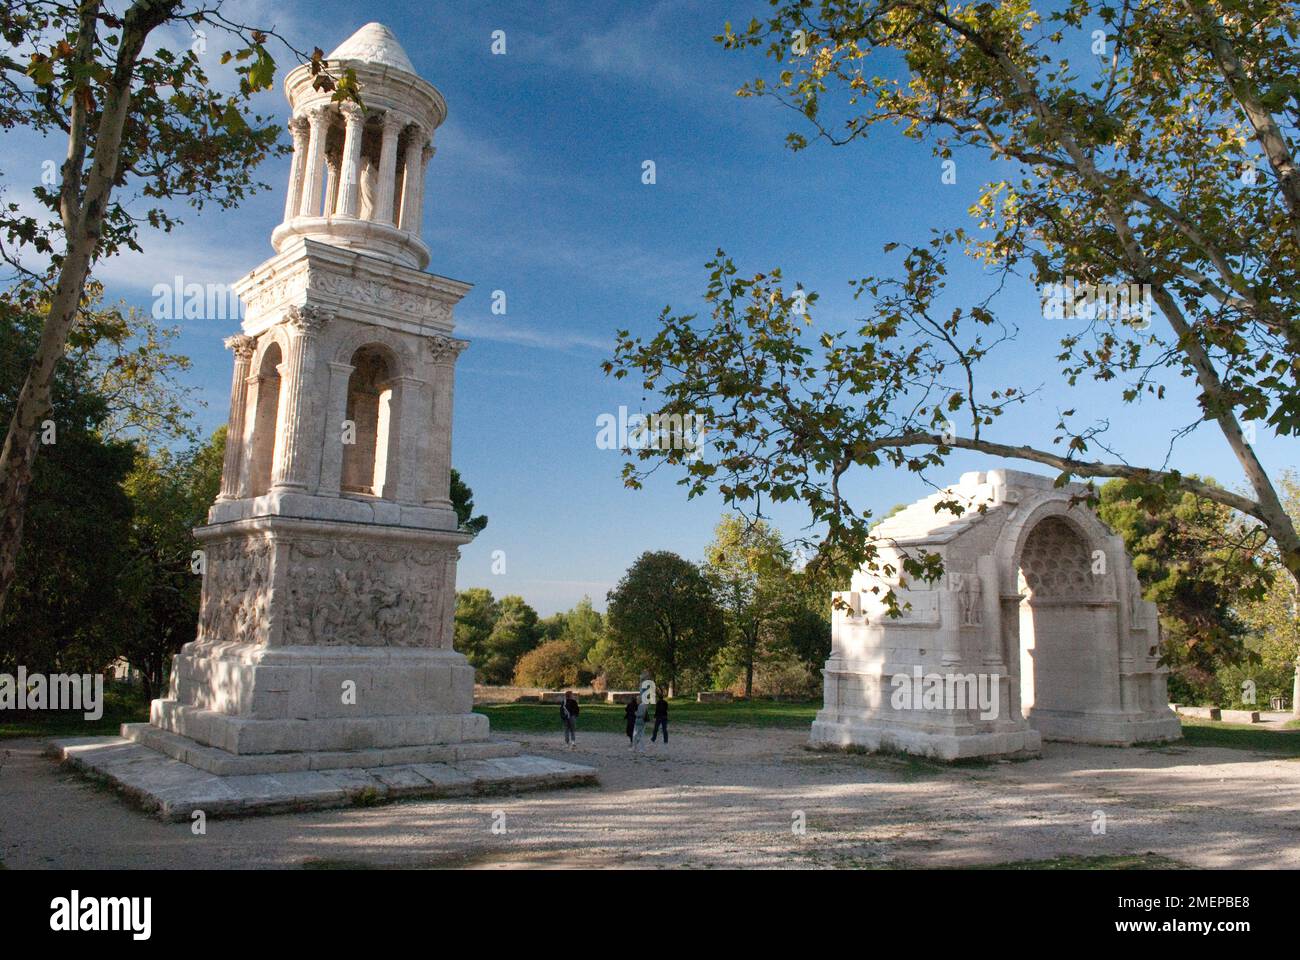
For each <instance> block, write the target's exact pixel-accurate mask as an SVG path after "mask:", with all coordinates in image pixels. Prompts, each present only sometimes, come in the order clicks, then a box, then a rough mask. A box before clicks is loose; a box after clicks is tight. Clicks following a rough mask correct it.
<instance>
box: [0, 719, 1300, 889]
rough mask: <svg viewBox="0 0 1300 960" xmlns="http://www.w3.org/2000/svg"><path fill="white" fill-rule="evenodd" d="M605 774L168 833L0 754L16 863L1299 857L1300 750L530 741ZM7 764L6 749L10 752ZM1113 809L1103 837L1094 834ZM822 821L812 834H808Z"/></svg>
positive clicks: (662, 863) (12, 744)
mask: <svg viewBox="0 0 1300 960" xmlns="http://www.w3.org/2000/svg"><path fill="white" fill-rule="evenodd" d="M511 738H512V739H517V740H519V741H520V742H521V743H523V744H524V747H525V749H526V750H527V751H528V752H530V753H537V754H542V755H546V756H554V757H558V758H562V759H572V760H574V761H576V762H579V763H588V764H592V765H595V766H597V767H598V768H599V769H600V779H601V784H600V786H599V787H598V788H584V789H578V790H568V791H549V792H543V793H533V794H523V795H519V796H495V797H480V798H475V799H469V800H442V801H432V802H430V801H418V802H405V803H397V804H390V805H384V806H373V807H352V808H348V809H342V810H329V811H319V812H315V813H302V814H293V815H284V816H274V817H263V818H248V819H238V820H210V821H208V823H207V832H206V834H205V835H201V836H195V835H194V833H193V832H192V829H191V826H190V825H189V824H184V823H182V824H165V823H162V822H160V821H157V820H155V819H153V818H152V817H150V816H148V815H147V814H144V813H142V812H139V811H137V810H136V809H134V808H132V807H131V806H129V805H128V804H127V802H126V801H124V800H122V799H121V798H119V797H118V796H116V795H114V794H112V793H110V792H109V791H108V790H107V789H106V788H104V787H101V786H98V785H96V784H93V783H90V782H87V781H86V780H83V779H81V778H79V777H78V776H76V775H74V774H72V773H70V772H69V771H66V770H64V769H63V768H61V767H59V766H58V765H56V764H55V763H54V762H53V761H51V760H49V759H46V758H45V757H43V756H41V746H42V743H41V742H40V741H37V740H13V741H9V742H7V743H4V744H2V745H0V759H3V766H2V767H0V860H3V863H4V866H6V867H8V868H18V869H22V868H50V867H53V868H79V869H97V868H110V867H125V868H141V867H146V868H164V867H180V868H204V869H221V868H228V867H243V868H280V867H283V868H301V867H304V866H306V867H320V868H328V867H487V868H500V867H563V866H574V867H697V868H708V867H920V866H953V867H956V866H967V865H978V864H999V863H1007V862H1012V861H1024V860H1042V859H1047V858H1052V857H1058V856H1081V857H1093V856H1109V855H1122V854H1142V853H1148V852H1150V853H1155V854H1159V855H1161V856H1163V857H1167V858H1169V859H1171V860H1174V861H1177V862H1179V863H1183V864H1187V865H1189V866H1194V867H1244V868H1278V867H1290V868H1297V867H1300V790H1298V789H1297V786H1298V784H1300V761H1296V760H1283V759H1276V758H1270V757H1268V756H1265V755H1262V754H1255V753H1251V752H1248V751H1243V750H1229V749H1219V748H1201V747H1197V748H1192V747H1185V746H1173V747H1167V748H1160V749H1146V748H1126V749H1119V748H1104V747H1086V746H1076V745H1067V744H1046V745H1045V747H1044V753H1043V756H1042V758H1040V759H1037V760H1030V761H1024V762H1018V763H1005V762H1003V763H991V764H987V765H982V766H963V767H955V768H943V767H939V766H937V765H933V764H929V763H926V762H922V761H915V760H910V759H903V758H888V757H870V756H861V755H845V754H823V753H814V752H811V751H809V750H806V749H805V748H804V744H805V742H806V740H807V733H806V732H805V731H801V730H773V729H754V728H734V727H733V728H721V727H708V726H688V725H686V724H681V725H679V726H678V727H677V728H675V729H674V731H673V736H672V743H671V745H670V746H669V747H667V748H665V747H664V746H663V745H662V744H656V745H653V746H648V747H647V750H646V754H645V755H644V756H642V757H639V758H633V757H632V756H630V755H629V751H628V747H627V740H626V738H623V737H621V736H617V735H614V734H590V735H580V742H579V749H577V750H574V751H567V750H564V749H562V747H561V745H560V743H559V742H558V741H559V739H560V737H559V734H558V732H557V733H556V735H554V736H548V737H544V738H543V737H536V736H528V735H524V736H517V735H511ZM6 753H7V754H8V756H7V757H6V756H5V754H6ZM1099 812H1100V813H1104V814H1105V823H1104V826H1105V832H1104V833H1100V832H1096V831H1097V828H1098V825H1099V824H1100V823H1101V818H1100V817H1099V816H1098V813H1099ZM800 824H802V825H803V826H804V828H805V829H804V831H803V832H802V833H800V832H798V830H797V828H798V827H799V826H800Z"/></svg>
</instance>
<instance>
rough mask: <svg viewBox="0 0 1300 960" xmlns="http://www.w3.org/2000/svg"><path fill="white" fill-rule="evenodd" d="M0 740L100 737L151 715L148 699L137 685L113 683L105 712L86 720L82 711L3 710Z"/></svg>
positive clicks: (108, 689)
mask: <svg viewBox="0 0 1300 960" xmlns="http://www.w3.org/2000/svg"><path fill="white" fill-rule="evenodd" d="M0 717H3V718H4V720H3V722H0V740H12V739H14V738H15V737H99V736H109V735H111V734H115V733H117V731H118V728H120V727H121V726H122V724H124V723H136V722H138V721H142V720H148V719H149V702H148V701H147V700H145V698H144V694H143V693H141V692H140V691H139V690H138V689H135V688H131V687H124V686H119V685H117V684H110V685H107V686H105V688H104V715H103V716H102V717H100V718H99V719H98V720H86V719H84V718H83V716H82V714H81V713H80V712H79V711H72V710H46V711H40V710H31V711H23V712H21V713H0Z"/></svg>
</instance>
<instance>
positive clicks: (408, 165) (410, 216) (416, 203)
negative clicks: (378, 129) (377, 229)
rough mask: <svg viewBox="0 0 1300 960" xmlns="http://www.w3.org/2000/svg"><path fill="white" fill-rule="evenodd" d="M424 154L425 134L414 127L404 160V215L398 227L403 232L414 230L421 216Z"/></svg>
mask: <svg viewBox="0 0 1300 960" xmlns="http://www.w3.org/2000/svg"><path fill="white" fill-rule="evenodd" d="M422 153H424V142H423V134H422V133H421V132H420V128H419V127H412V128H411V133H410V136H409V139H408V140H407V141H406V156H405V157H404V158H403V160H402V213H401V216H400V217H399V218H398V225H399V226H401V228H402V229H403V230H414V229H415V218H416V217H417V216H419V210H420V201H421V200H422V199H423V193H424V191H423V190H421V189H420V184H421V183H423V164H422V163H421V162H420V155H421V154H422Z"/></svg>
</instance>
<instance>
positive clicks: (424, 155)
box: [410, 146, 438, 236]
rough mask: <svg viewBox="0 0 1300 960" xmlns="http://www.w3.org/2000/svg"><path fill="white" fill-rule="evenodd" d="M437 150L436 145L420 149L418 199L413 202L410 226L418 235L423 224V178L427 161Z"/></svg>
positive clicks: (426, 169) (427, 165)
mask: <svg viewBox="0 0 1300 960" xmlns="http://www.w3.org/2000/svg"><path fill="white" fill-rule="evenodd" d="M437 152H438V148H437V147H431V146H426V147H425V148H424V149H423V150H421V151H420V199H419V201H418V202H417V203H416V204H415V223H413V224H412V225H411V227H410V230H411V232H412V233H414V234H415V235H416V236H419V233H420V227H421V226H423V225H424V178H425V174H426V172H427V171H428V169H429V161H430V160H432V159H433V155H434V154H435V153H437Z"/></svg>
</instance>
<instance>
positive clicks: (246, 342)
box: [217, 334, 257, 500]
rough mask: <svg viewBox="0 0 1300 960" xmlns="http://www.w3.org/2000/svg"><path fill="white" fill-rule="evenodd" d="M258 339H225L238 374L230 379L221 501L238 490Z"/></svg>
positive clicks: (219, 494) (232, 496) (235, 337)
mask: <svg viewBox="0 0 1300 960" xmlns="http://www.w3.org/2000/svg"><path fill="white" fill-rule="evenodd" d="M256 345H257V341H256V340H254V339H253V338H252V337H246V336H244V335H243V334H240V335H238V336H234V337H227V338H226V349H227V350H233V351H234V352H235V374H234V377H233V378H232V379H231V381H230V419H229V420H228V421H227V424H226V459H225V462H224V463H223V464H222V466H221V492H220V493H218V494H217V499H218V500H233V499H234V498H235V497H236V496H237V494H238V490H239V471H240V466H241V460H242V459H243V458H242V453H243V448H244V411H245V409H246V408H247V406H248V362H249V361H250V360H251V359H252V358H253V348H254V347H255V346H256Z"/></svg>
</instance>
